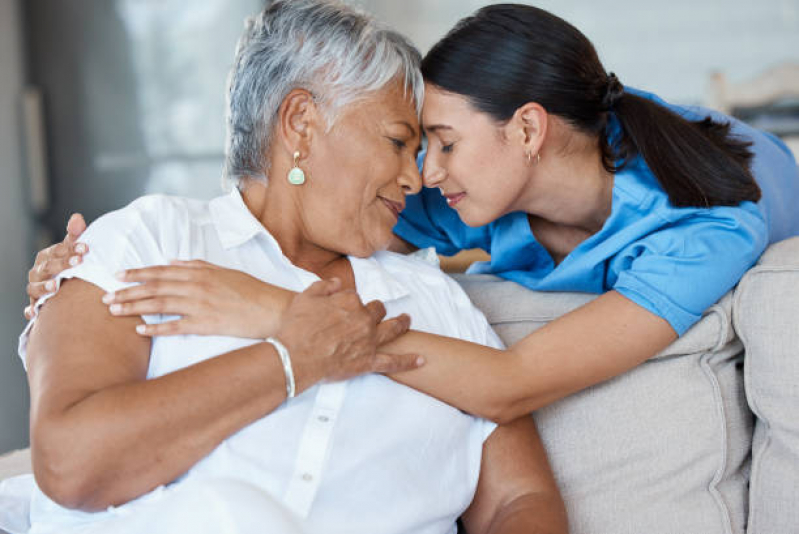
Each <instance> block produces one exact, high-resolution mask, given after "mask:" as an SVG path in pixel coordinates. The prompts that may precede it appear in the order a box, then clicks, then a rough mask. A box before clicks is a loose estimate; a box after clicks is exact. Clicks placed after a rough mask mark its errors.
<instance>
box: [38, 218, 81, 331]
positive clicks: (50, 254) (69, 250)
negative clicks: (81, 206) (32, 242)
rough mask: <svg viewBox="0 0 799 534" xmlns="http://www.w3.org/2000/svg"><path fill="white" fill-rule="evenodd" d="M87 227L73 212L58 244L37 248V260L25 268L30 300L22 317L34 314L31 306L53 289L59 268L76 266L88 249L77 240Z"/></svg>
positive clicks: (64, 268) (59, 271)
mask: <svg viewBox="0 0 799 534" xmlns="http://www.w3.org/2000/svg"><path fill="white" fill-rule="evenodd" d="M85 230H86V221H84V220H83V216H82V215H81V214H80V213H73V214H72V216H71V217H70V218H69V222H68V223H67V235H66V237H64V240H63V241H62V242H61V243H57V244H55V245H52V246H50V247H48V248H46V249H44V250H41V251H39V253H38V254H37V255H36V261H35V262H34V264H33V267H31V270H30V271H28V287H27V293H28V297H29V299H30V302H29V304H28V306H27V307H26V308H25V312H24V313H25V318H26V319H31V318H32V317H33V305H34V304H35V303H36V301H37V300H39V299H40V298H42V297H43V296H45V295H47V294H48V293H52V292H53V291H56V290H57V289H58V288H57V287H56V284H55V281H54V280H53V278H55V277H56V276H57V275H58V274H59V273H61V271H65V270H66V269H69V268H70V267H74V266H75V265H78V264H79V263H80V262H81V260H82V258H83V255H84V254H86V253H87V252H89V247H88V246H87V245H86V244H85V243H78V242H77V241H78V238H79V237H80V236H81V234H82V233H83V232H84V231H85Z"/></svg>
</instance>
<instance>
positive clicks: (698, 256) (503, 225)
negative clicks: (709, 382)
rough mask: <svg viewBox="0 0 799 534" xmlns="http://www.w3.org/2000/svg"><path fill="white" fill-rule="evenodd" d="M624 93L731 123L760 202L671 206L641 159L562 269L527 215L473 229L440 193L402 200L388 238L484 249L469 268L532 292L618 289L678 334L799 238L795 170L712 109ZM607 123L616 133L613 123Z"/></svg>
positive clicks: (446, 249)
mask: <svg viewBox="0 0 799 534" xmlns="http://www.w3.org/2000/svg"><path fill="white" fill-rule="evenodd" d="M627 90H628V91H629V92H631V93H633V94H637V95H639V96H643V97H645V98H649V99H651V100H653V101H655V102H657V103H659V104H661V105H663V106H666V107H668V108H670V109H672V110H674V111H676V112H677V113H679V114H681V115H683V116H685V117H686V118H688V119H690V120H700V119H703V118H705V117H707V116H712V117H713V118H715V119H717V120H721V121H730V122H731V123H732V124H733V128H732V132H733V133H734V134H736V135H739V136H743V137H745V138H746V139H749V140H751V141H752V142H753V146H752V151H753V152H754V155H755V157H754V160H753V163H752V172H753V175H754V176H755V179H756V180H757V182H758V184H759V185H760V188H761V190H762V192H763V196H762V199H761V200H760V201H759V202H758V203H757V204H755V203H752V202H743V203H742V204H741V205H739V206H737V207H726V206H721V207H712V208H692V207H691V208H677V207H674V206H672V205H671V203H670V202H669V199H668V196H667V195H666V193H665V192H664V191H663V189H662V188H661V187H660V185H659V184H658V181H657V179H656V178H655V176H654V174H653V173H652V171H651V170H649V167H648V166H647V165H646V163H645V162H644V161H643V159H642V158H641V157H638V158H636V159H634V160H633V161H631V162H630V163H629V164H628V165H627V166H626V167H625V168H624V169H623V170H621V171H619V172H618V173H616V175H615V178H614V184H613V206H612V211H611V214H610V216H609V217H608V219H607V220H606V221H605V224H604V226H603V227H602V229H601V230H600V231H599V232H598V233H596V234H594V235H592V236H591V237H589V238H588V239H586V240H585V241H584V242H582V243H581V244H580V245H579V246H577V247H576V248H575V249H574V250H573V251H572V252H571V253H570V254H569V255H568V256H566V258H565V259H564V260H563V261H562V262H561V263H560V264H559V265H558V266H555V264H554V262H553V260H552V257H551V256H550V254H549V253H548V252H547V250H546V249H545V248H544V247H543V246H542V245H540V244H539V243H538V242H537V241H536V239H535V236H533V233H532V231H531V230H530V225H529V223H528V220H527V214H526V213H521V212H516V213H510V214H508V215H505V216H503V217H500V218H499V219H497V220H495V221H494V222H492V223H490V224H488V225H486V226H482V227H476V228H472V227H469V226H466V225H465V224H464V223H463V222H462V221H461V220H460V218H459V217H458V214H457V212H456V211H455V210H454V209H452V208H450V207H449V206H447V203H446V200H445V199H444V197H443V196H442V195H441V193H440V191H439V190H438V189H437V188H436V189H428V188H425V189H423V190H422V192H421V193H419V194H418V195H414V196H410V197H408V198H407V207H406V208H405V210H404V211H403V212H402V214H401V216H400V220H399V222H398V223H397V226H396V227H395V229H394V232H395V233H396V234H397V235H398V236H400V237H401V238H403V239H405V240H406V241H408V242H410V243H412V244H413V245H415V246H417V247H420V248H424V247H431V246H432V247H435V248H436V251H437V252H438V253H440V254H444V255H451V254H455V253H457V252H458V251H460V250H463V249H470V248H481V249H483V250H485V251H486V252H488V253H490V254H491V261H490V262H480V263H476V264H474V265H472V267H471V268H470V269H469V272H471V273H491V274H496V275H498V276H501V277H503V278H506V279H508V280H513V281H514V282H517V283H519V284H521V285H523V286H525V287H527V288H529V289H532V290H536V291H578V292H587V293H604V292H606V291H609V290H611V289H612V290H616V291H618V292H619V293H621V294H622V295H624V296H625V297H627V298H628V299H630V300H632V301H633V302H635V303H637V304H638V305H640V306H643V307H644V308H646V309H647V310H649V311H651V312H652V313H654V314H656V315H658V316H660V317H662V318H664V319H666V320H667V321H668V322H669V324H670V325H671V326H672V327H673V328H674V330H675V331H676V332H677V334H679V335H682V334H683V333H685V331H686V330H688V329H689V328H690V327H691V326H692V325H693V324H694V323H695V322H696V321H698V320H699V319H700V318H701V316H702V313H703V312H704V311H705V310H706V309H707V308H709V307H710V306H711V305H712V304H714V303H715V302H716V301H718V300H719V299H720V298H721V297H722V296H723V295H724V294H725V293H727V292H728V291H729V290H730V289H732V287H733V286H735V284H736V283H737V282H738V281H739V280H740V278H741V277H742V276H743V274H744V273H745V272H746V271H747V270H748V269H749V268H750V267H752V265H754V263H755V262H756V261H757V259H758V257H759V256H760V255H761V254H762V253H763V250H764V249H765V248H766V246H767V245H768V244H769V243H772V242H775V241H779V240H781V239H785V238H787V237H789V236H793V235H799V169H797V165H796V161H795V159H794V158H793V155H792V154H791V152H790V150H789V149H788V148H787V147H786V146H785V145H784V144H783V143H782V142H781V141H779V140H778V139H777V138H776V137H774V136H772V135H770V134H768V133H765V132H761V131H759V130H756V129H754V128H752V127H750V126H748V125H746V124H744V123H742V122H740V121H737V120H735V119H733V118H730V117H727V116H725V115H723V114H720V113H718V112H714V111H711V110H708V109H704V108H699V107H677V106H673V105H670V104H667V103H665V102H663V101H662V100H660V99H659V98H658V97H656V96H655V95H652V94H650V93H644V92H641V91H636V90H634V89H627ZM609 127H610V128H611V129H613V130H618V127H619V126H618V122H617V121H616V119H615V117H611V120H610V124H609ZM419 161H420V164H421V161H422V159H421V158H420V160H419Z"/></svg>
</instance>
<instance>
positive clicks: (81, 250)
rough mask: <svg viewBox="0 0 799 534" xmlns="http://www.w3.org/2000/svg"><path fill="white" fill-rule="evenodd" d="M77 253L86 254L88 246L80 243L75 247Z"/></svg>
mask: <svg viewBox="0 0 799 534" xmlns="http://www.w3.org/2000/svg"><path fill="white" fill-rule="evenodd" d="M75 252H77V253H78V254H85V253H86V245H84V244H83V243H78V245H77V246H76V247H75Z"/></svg>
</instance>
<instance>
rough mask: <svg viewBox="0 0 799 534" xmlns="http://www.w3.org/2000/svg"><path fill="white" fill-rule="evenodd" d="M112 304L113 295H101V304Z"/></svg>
mask: <svg viewBox="0 0 799 534" xmlns="http://www.w3.org/2000/svg"><path fill="white" fill-rule="evenodd" d="M112 302H114V293H106V294H105V295H103V304H111V303H112Z"/></svg>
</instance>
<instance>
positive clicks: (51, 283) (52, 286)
mask: <svg viewBox="0 0 799 534" xmlns="http://www.w3.org/2000/svg"><path fill="white" fill-rule="evenodd" d="M44 288H45V289H46V290H47V291H55V280H48V281H47V282H45V283H44Z"/></svg>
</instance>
